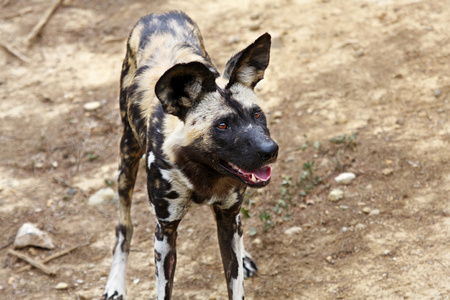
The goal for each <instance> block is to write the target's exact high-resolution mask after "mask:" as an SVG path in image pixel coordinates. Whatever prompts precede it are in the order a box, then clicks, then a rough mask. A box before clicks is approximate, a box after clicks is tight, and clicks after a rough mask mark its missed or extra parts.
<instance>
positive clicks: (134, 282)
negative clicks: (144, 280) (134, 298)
mask: <svg viewBox="0 0 450 300" xmlns="http://www.w3.org/2000/svg"><path fill="white" fill-rule="evenodd" d="M139 281H141V280H140V279H139V278H136V279H134V280H133V284H134V285H136V284H138V283H139Z"/></svg>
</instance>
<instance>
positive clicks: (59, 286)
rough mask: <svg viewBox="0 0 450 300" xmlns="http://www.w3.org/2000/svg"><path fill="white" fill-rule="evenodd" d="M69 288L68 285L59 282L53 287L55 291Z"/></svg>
mask: <svg viewBox="0 0 450 300" xmlns="http://www.w3.org/2000/svg"><path fill="white" fill-rule="evenodd" d="M68 288H69V285H68V284H67V283H65V282H60V283H58V284H57V285H56V286H55V289H57V290H66V289H68Z"/></svg>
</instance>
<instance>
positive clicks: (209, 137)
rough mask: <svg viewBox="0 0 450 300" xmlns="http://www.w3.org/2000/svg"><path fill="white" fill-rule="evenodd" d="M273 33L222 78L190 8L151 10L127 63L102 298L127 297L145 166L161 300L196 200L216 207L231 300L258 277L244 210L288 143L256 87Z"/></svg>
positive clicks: (241, 295)
mask: <svg viewBox="0 0 450 300" xmlns="http://www.w3.org/2000/svg"><path fill="white" fill-rule="evenodd" d="M269 52H270V35H269V34H267V33H266V34H263V35H262V36H261V37H260V38H258V39H257V40H256V41H255V42H254V43H253V44H251V45H250V46H248V47H247V48H246V49H244V50H243V51H241V52H239V53H238V54H236V55H235V56H233V57H232V58H231V59H230V60H229V61H228V63H227V64H226V67H225V71H224V75H223V76H222V77H220V75H219V73H218V72H217V70H216V69H215V67H214V65H213V63H212V62H211V59H210V58H209V56H208V54H207V53H206V50H205V47H204V45H203V40H202V36H201V34H200V31H199V29H198V27H197V25H196V24H195V23H194V22H193V21H192V20H191V19H190V18H189V17H188V16H186V15H185V14H184V13H182V12H169V13H164V14H151V15H148V16H145V17H143V18H141V20H140V21H139V22H138V23H137V24H136V25H135V27H134V29H133V30H132V32H131V34H130V37H129V39H128V44H127V53H126V57H125V60H124V62H123V67H122V75H121V90H120V111H121V117H122V122H123V128H124V129H123V130H124V131H123V136H122V140H121V142H120V157H121V163H120V169H119V179H118V185H119V196H120V220H119V225H118V226H117V227H116V238H117V240H116V245H115V247H114V256H113V262H112V268H111V271H110V274H109V278H108V282H107V284H106V288H105V291H104V294H103V297H102V299H125V269H126V263H127V259H128V254H129V251H130V241H131V237H132V234H133V226H132V223H131V217H130V206H131V198H132V194H133V189H134V184H135V180H136V175H137V172H138V165H139V160H140V159H141V157H142V156H143V154H146V169H147V188H148V195H149V198H150V202H151V204H152V207H153V209H154V211H155V215H156V218H157V225H156V229H155V240H154V242H155V243H154V247H155V266H156V286H157V295H158V299H170V298H171V295H172V286H173V278H174V273H175V265H176V238H177V227H178V224H179V223H180V221H181V219H182V218H183V216H184V215H185V214H186V212H187V211H188V209H189V207H190V206H191V204H192V203H197V204H204V203H206V204H208V205H210V206H211V208H212V211H213V213H214V215H215V218H216V222H217V230H218V238H219V244H220V252H221V255H222V262H223V267H224V270H225V277H226V281H227V290H228V295H229V298H230V299H243V298H244V290H243V279H244V277H248V276H252V275H254V274H255V273H256V271H257V268H256V264H255V263H254V262H253V260H252V258H251V257H250V255H249V254H248V253H247V252H246V251H245V249H244V246H243V242H242V227H241V220H240V217H239V211H240V207H241V204H242V200H243V195H244V192H245V189H246V187H247V186H249V187H263V186H265V185H267V184H268V183H269V180H270V177H271V167H270V166H269V164H270V163H272V162H274V161H275V160H276V158H277V155H278V146H277V144H276V143H275V142H274V141H273V140H272V139H271V138H270V134H269V130H268V129H267V124H266V118H265V116H264V113H263V112H262V110H261V108H260V107H259V106H258V104H257V102H258V101H257V96H256V95H255V93H254V91H253V89H254V87H255V85H256V84H257V83H258V82H259V81H260V80H261V79H262V78H263V76H264V71H265V69H266V68H267V66H268V64H269Z"/></svg>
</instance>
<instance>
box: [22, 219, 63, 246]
mask: <svg viewBox="0 0 450 300" xmlns="http://www.w3.org/2000/svg"><path fill="white" fill-rule="evenodd" d="M28 246H34V247H40V248H44V249H55V245H54V244H53V241H52V238H51V237H50V235H49V234H48V233H47V232H44V231H42V230H40V229H38V228H37V227H36V226H34V225H33V224H31V223H25V224H23V225H22V227H20V228H19V231H18V232H17V236H16V239H15V240H14V248H16V249H20V248H24V247H28Z"/></svg>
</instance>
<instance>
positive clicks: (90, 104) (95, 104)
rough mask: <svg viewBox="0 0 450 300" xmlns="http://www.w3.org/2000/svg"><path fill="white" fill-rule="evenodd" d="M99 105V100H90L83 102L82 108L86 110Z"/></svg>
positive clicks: (94, 108) (93, 108)
mask: <svg viewBox="0 0 450 300" xmlns="http://www.w3.org/2000/svg"><path fill="white" fill-rule="evenodd" d="M100 106H101V103H100V102H99V101H92V102H88V103H85V104H84V105H83V108H84V109H85V110H87V111H92V110H96V109H97V108H99V107H100Z"/></svg>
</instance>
